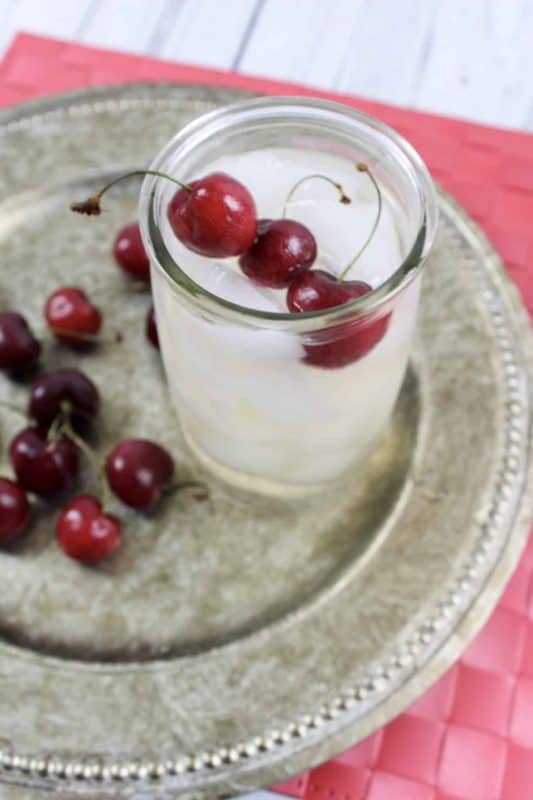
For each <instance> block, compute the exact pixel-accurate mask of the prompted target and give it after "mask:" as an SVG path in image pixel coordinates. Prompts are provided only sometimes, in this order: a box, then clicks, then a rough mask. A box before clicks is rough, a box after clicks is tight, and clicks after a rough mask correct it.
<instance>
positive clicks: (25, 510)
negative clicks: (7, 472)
mask: <svg viewBox="0 0 533 800" xmlns="http://www.w3.org/2000/svg"><path fill="white" fill-rule="evenodd" d="M29 516H30V504H29V502H28V498H27V497H26V492H25V491H24V489H23V488H22V487H21V486H19V484H18V483H15V481H10V480H9V479H8V478H0V545H1V544H7V542H10V541H11V539H14V538H15V536H18V535H19V533H21V532H22V530H23V529H24V528H25V527H26V524H27V522H28V519H29Z"/></svg>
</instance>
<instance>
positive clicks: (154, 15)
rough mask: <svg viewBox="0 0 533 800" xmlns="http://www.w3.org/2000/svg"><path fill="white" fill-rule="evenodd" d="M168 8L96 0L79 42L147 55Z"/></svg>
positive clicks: (159, 1)
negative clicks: (164, 11) (161, 18)
mask: <svg viewBox="0 0 533 800" xmlns="http://www.w3.org/2000/svg"><path fill="white" fill-rule="evenodd" d="M73 4H74V5H76V2H74V0H73ZM174 5H176V4H175V3H174ZM164 7H165V0H149V2H147V0H104V2H98V0H92V4H91V7H90V8H89V11H88V13H87V15H86V18H85V20H84V22H83V24H82V27H81V29H80V30H79V31H78V32H77V39H78V40H79V41H81V42H83V43H85V44H92V45H96V46H98V47H109V48H116V49H117V50H125V51H130V52H134V53H144V52H146V50H147V49H148V46H149V43H150V39H151V36H152V34H153V31H154V29H155V27H156V25H157V22H158V19H159V17H160V15H161V14H162V12H163V9H164Z"/></svg>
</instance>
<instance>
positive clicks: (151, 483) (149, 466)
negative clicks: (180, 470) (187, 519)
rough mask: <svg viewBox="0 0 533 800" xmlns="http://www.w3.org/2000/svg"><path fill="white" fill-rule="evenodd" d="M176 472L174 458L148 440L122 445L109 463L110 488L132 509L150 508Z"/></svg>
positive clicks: (110, 456)
mask: <svg viewBox="0 0 533 800" xmlns="http://www.w3.org/2000/svg"><path fill="white" fill-rule="evenodd" d="M173 472H174V462H173V460H172V456H171V455H170V454H169V453H167V451H166V450H165V449H164V448H163V447H160V445H158V444H155V443H154V442H150V441H148V440H147V439H125V440H124V441H123V442H119V444H117V446H116V447H115V448H114V449H113V450H112V452H111V453H110V454H109V456H108V457H107V462H106V473H107V478H108V480H109V483H110V486H111V488H112V489H113V491H114V493H115V494H116V495H117V497H120V499H121V500H122V501H123V502H124V503H126V504H127V505H128V506H132V507H133V508H148V507H149V506H152V505H153V504H154V503H155V502H157V500H159V498H160V497H161V494H162V492H163V489H164V487H165V486H166V485H167V484H168V483H169V481H170V479H171V478H172V475H173Z"/></svg>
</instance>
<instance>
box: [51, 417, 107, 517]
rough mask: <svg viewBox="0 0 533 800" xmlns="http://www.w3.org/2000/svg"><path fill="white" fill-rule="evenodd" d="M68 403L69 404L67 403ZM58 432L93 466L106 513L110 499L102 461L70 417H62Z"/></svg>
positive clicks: (103, 509)
mask: <svg viewBox="0 0 533 800" xmlns="http://www.w3.org/2000/svg"><path fill="white" fill-rule="evenodd" d="M69 405H70V404H69ZM59 432H60V433H61V434H63V435H64V436H66V437H67V439H70V441H71V442H72V443H73V444H75V445H76V447H77V448H79V450H81V451H82V453H84V454H85V455H86V456H87V458H88V459H89V461H90V462H91V464H92V465H93V467H94V470H95V472H96V474H97V475H98V479H99V481H100V487H101V500H102V511H103V512H104V514H105V513H106V509H107V507H108V506H109V500H110V499H111V489H110V487H109V483H108V480H107V477H106V474H105V468H104V464H103V462H102V461H101V460H100V458H99V457H98V455H97V453H96V452H95V451H94V450H93V448H92V447H91V446H90V445H89V444H87V442H86V441H85V439H83V438H82V437H81V436H79V435H78V434H77V433H76V431H75V430H74V428H73V427H72V425H71V423H70V419H68V418H67V419H64V420H63V422H62V423H61V425H60V427H59Z"/></svg>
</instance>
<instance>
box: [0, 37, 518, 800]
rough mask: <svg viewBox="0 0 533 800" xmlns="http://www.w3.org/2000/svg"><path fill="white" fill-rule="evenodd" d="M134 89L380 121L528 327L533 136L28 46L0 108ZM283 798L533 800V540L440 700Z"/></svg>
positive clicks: (18, 48) (56, 46)
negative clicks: (455, 206) (222, 91)
mask: <svg viewBox="0 0 533 800" xmlns="http://www.w3.org/2000/svg"><path fill="white" fill-rule="evenodd" d="M139 80H154V81H158V80H165V81H180V82H196V83H202V84H216V85H219V86H221V85H222V86H230V87H234V88H239V87H241V88H245V89H249V90H255V91H258V92H265V93H271V94H300V95H302V94H306V95H315V96H320V97H329V98H331V99H335V100H340V101H341V102H345V103H348V104H350V105H356V106H357V107H359V108H361V109H363V110H365V111H368V112H370V113H372V114H375V115H376V116H378V117H380V118H381V119H383V120H384V121H385V122H387V123H389V125H392V126H393V127H394V128H396V129H397V130H398V131H399V132H400V133H402V134H403V135H404V136H405V137H406V138H407V139H408V140H409V141H410V142H411V143H412V144H413V145H414V146H415V147H416V148H417V149H418V150H419V151H420V153H421V154H422V156H423V157H424V159H425V160H426V162H427V163H428V165H429V167H430V169H431V172H432V174H433V175H434V176H435V178H436V179H437V180H438V181H440V183H441V184H442V185H443V186H444V187H445V188H446V189H447V190H448V191H450V192H451V193H452V194H453V195H455V197H456V198H457V199H458V200H459V202H460V203H462V205H463V206H465V208H466V209H467V210H468V211H469V213H470V214H471V215H472V216H473V217H474V218H475V219H476V220H477V221H478V223H479V224H480V225H481V227H482V228H483V229H484V231H485V232H486V234H487V235H488V237H489V238H490V239H491V241H492V242H493V244H494V245H495V247H496V248H497V249H498V250H499V252H500V253H501V255H502V257H503V259H504V261H505V263H506V266H507V268H508V270H509V272H510V274H511V276H512V278H513V279H514V280H515V282H516V283H517V285H518V287H519V289H520V291H521V293H522V296H523V298H524V302H525V303H526V305H527V307H528V309H529V311H530V313H531V314H533V280H532V274H533V136H529V135H527V134H522V133H516V132H511V131H504V130H496V129H493V128H486V127H482V126H479V125H474V124H469V123H465V122H460V121H457V120H453V119H447V118H442V117H437V116H433V115H427V114H420V113H418V112H413V111H408V110H405V109H400V108H392V107H390V106H384V105H381V104H377V103H372V102H369V101H367V100H360V99H356V98H353V97H348V96H345V95H333V94H331V93H327V92H319V91H314V90H312V89H309V88H305V87H300V86H294V85H289V84H284V83H277V82H272V81H265V80H259V79H255V78H247V77H243V76H241V75H237V74H235V73H225V72H216V71H212V70H204V69H201V68H197V67H191V66H187V65H180V64H170V63H167V62H163V61H158V60H155V59H147V58H144V57H140V56H132V55H125V54H122V53H113V52H109V51H103V50H96V49H92V48H87V47H82V46H79V45H75V44H72V43H66V42H60V41H55V40H50V39H44V38H40V37H36V36H30V35H28V34H19V35H18V36H17V37H16V39H15V40H14V42H13V44H12V46H11V48H10V49H9V51H8V52H7V54H6V56H5V59H4V61H3V63H2V64H1V65H0V105H4V106H5V105H10V104H13V103H18V102H23V101H25V100H29V99H32V98H35V97H37V96H42V95H46V94H50V93H53V92H60V91H65V90H68V89H78V88H81V87H86V86H96V85H99V84H104V83H117V82H121V81H139ZM278 789H279V790H280V791H283V792H284V793H285V794H290V795H292V796H294V797H298V798H306V800H528V799H529V798H533V538H531V539H530V542H529V544H528V546H527V548H526V551H525V553H524V555H523V557H522V560H521V562H520V564H519V566H518V568H517V570H516V573H515V575H514V577H513V578H512V580H511V581H510V583H509V585H508V587H507V590H506V592H505V594H504V595H503V597H502V599H501V600H500V603H499V605H498V607H497V608H496V610H495V611H494V613H493V615H492V617H491V618H490V620H489V622H488V623H487V625H486V626H485V628H484V629H483V630H482V632H481V633H480V634H479V636H478V637H477V638H476V640H475V641H474V643H473V644H472V645H471V646H470V647H469V648H468V650H467V651H466V652H465V653H464V654H463V656H462V658H461V659H460V660H459V661H458V662H457V663H456V664H455V665H454V666H453V667H452V668H451V669H450V670H449V671H448V672H447V673H446V675H445V676H444V677H443V678H442V679H441V680H440V681H439V682H438V683H437V684H436V685H435V686H433V688H431V689H430V690H429V691H428V692H426V694H425V695H424V696H423V697H421V698H420V699H419V700H417V701H416V702H415V703H414V704H413V705H412V706H411V707H410V708H409V709H408V710H407V711H406V712H404V713H403V714H401V715H400V716H399V717H398V718H397V719H396V720H394V721H393V722H392V723H390V724H389V725H387V726H386V727H385V728H383V729H382V730H380V731H379V732H378V733H376V734H374V735H373V736H371V737H370V738H368V739H366V740H365V741H364V742H362V743H360V744H359V745H357V746H355V747H353V748H351V749H350V750H348V751H347V752H345V753H343V754H342V755H339V756H338V757H337V758H335V759H333V760H331V761H330V762H328V763H327V764H324V765H323V766H321V767H318V768H317V769H314V770H312V771H310V772H308V773H306V774H304V775H300V776H298V777H296V778H293V779H292V780H290V781H287V782H285V783H284V784H282V785H281V786H279V787H278Z"/></svg>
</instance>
